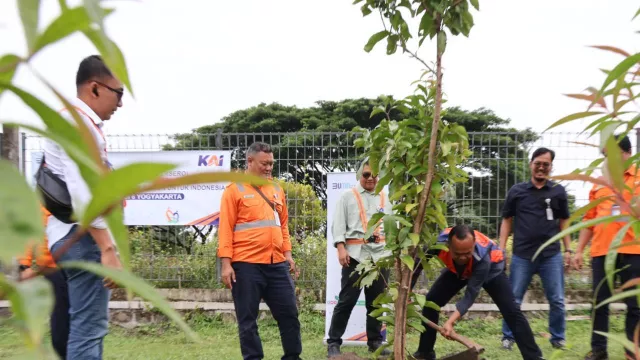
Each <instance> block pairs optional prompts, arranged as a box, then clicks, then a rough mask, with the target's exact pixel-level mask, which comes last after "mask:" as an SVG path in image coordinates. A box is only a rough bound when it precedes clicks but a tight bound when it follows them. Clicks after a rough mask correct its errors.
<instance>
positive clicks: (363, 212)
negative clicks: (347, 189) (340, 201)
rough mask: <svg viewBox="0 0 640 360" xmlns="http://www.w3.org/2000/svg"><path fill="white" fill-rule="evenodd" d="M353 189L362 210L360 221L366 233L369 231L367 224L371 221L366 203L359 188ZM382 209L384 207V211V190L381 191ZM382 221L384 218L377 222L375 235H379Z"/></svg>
mask: <svg viewBox="0 0 640 360" xmlns="http://www.w3.org/2000/svg"><path fill="white" fill-rule="evenodd" d="M351 191H353V195H354V196H355V197H356V202H357V203H358V209H359V210H360V221H361V222H362V229H363V230H364V232H365V234H366V233H367V224H368V223H369V220H367V212H366V210H365V208H364V203H363V202H362V197H361V196H360V193H359V192H358V190H356V188H353V189H351ZM380 209H382V211H384V192H383V191H381V192H380ZM380 223H382V219H380V220H379V221H378V223H377V224H376V229H375V230H374V231H373V233H374V234H375V235H379V234H380V231H378V228H379V227H380ZM383 238H384V237H383Z"/></svg>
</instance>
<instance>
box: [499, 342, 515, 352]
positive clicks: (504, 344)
mask: <svg viewBox="0 0 640 360" xmlns="http://www.w3.org/2000/svg"><path fill="white" fill-rule="evenodd" d="M515 343H516V342H515V341H514V340H512V339H502V348H503V349H505V350H509V351H511V350H513V344H515Z"/></svg>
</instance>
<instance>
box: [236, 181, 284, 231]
mask: <svg viewBox="0 0 640 360" xmlns="http://www.w3.org/2000/svg"><path fill="white" fill-rule="evenodd" d="M271 185H273V187H274V189H275V190H276V191H277V192H279V191H280V187H278V186H277V185H276V184H271ZM236 186H237V187H238V191H240V193H244V192H245V187H244V185H242V184H239V183H236ZM254 192H255V193H256V194H255V196H256V197H258V198H259V199H260V200H261V201H262V202H263V205H267V203H266V201H264V199H263V198H262V196H260V194H258V192H257V191H255V190H254ZM269 210H271V212H272V211H273V209H272V208H271V207H269ZM274 215H275V214H274ZM268 227H277V228H280V225H278V223H277V221H276V219H263V220H256V221H249V222H244V223H239V224H236V225H235V226H234V228H233V231H234V232H237V231H243V230H253V229H260V228H268Z"/></svg>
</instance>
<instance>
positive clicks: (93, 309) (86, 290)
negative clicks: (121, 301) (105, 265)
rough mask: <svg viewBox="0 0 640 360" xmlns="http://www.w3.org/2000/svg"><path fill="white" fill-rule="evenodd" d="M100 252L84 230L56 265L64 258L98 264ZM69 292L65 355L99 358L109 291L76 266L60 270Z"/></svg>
mask: <svg viewBox="0 0 640 360" xmlns="http://www.w3.org/2000/svg"><path fill="white" fill-rule="evenodd" d="M76 231H78V227H77V226H74V227H73V229H71V231H70V232H69V234H67V235H66V236H65V237H64V238H62V239H61V240H59V241H58V242H56V243H55V244H53V246H52V247H51V252H52V253H54V252H55V251H56V250H58V249H59V248H60V247H61V246H62V245H63V244H64V243H65V242H67V241H68V240H69V239H70V238H71V237H72V235H73V234H74V233H75V232H76ZM100 258H101V252H100V248H98V245H97V244H96V242H95V241H94V240H93V238H92V237H91V235H89V234H88V233H87V234H86V235H84V236H82V237H81V238H80V239H79V240H78V241H77V242H76V243H75V244H73V245H72V246H71V247H70V248H69V249H68V250H67V251H66V252H65V253H64V254H62V255H61V256H60V259H58V263H59V264H60V265H64V263H65V262H66V261H84V262H93V263H100ZM63 271H64V274H65V276H66V278H67V287H68V291H69V317H70V320H69V328H70V329H69V341H68V344H67V358H68V359H74V360H75V359H78V360H99V359H102V350H103V339H104V337H105V336H106V335H107V332H108V326H109V321H108V320H109V319H108V317H109V312H108V307H109V298H110V297H111V291H110V290H109V289H107V288H105V287H104V284H103V283H102V280H103V279H102V277H99V276H97V275H94V274H93V273H91V272H88V271H84V270H78V269H63Z"/></svg>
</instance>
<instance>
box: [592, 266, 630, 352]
mask: <svg viewBox="0 0 640 360" xmlns="http://www.w3.org/2000/svg"><path fill="white" fill-rule="evenodd" d="M604 260H605V256H597V257H594V258H592V260H591V271H592V272H593V276H592V278H593V292H594V298H595V299H596V304H599V303H600V302H602V301H604V300H606V299H607V298H609V297H611V291H610V290H609V284H608V283H607V281H606V280H605V281H604V283H603V284H602V285H601V286H600V289H599V291H598V293H597V294H595V291H596V289H597V288H598V285H599V284H600V282H601V281H602V280H603V279H605V278H606V274H605V272H604ZM624 267H627V268H626V269H624V270H622V271H620V272H619V273H618V274H617V275H616V276H619V278H620V281H621V282H622V283H623V284H624V283H625V282H627V281H629V280H631V279H635V278H637V277H640V255H629V254H618V256H617V258H616V270H617V269H622V268H624ZM632 289H633V288H632ZM624 302H625V304H626V305H627V316H626V319H625V324H624V325H625V326H624V327H625V332H626V334H627V338H628V339H629V340H631V341H633V332H634V330H635V329H636V326H637V325H638V321H639V320H640V308H639V307H638V299H637V297H635V296H629V297H627V298H625V299H624ZM593 331H594V332H593V333H592V334H591V349H592V350H603V351H606V350H607V338H606V337H604V336H602V335H598V334H596V333H595V331H602V332H608V331H609V307H608V306H603V307H601V308H598V309H596V310H595V316H594V320H593ZM629 354H630V353H629Z"/></svg>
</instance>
